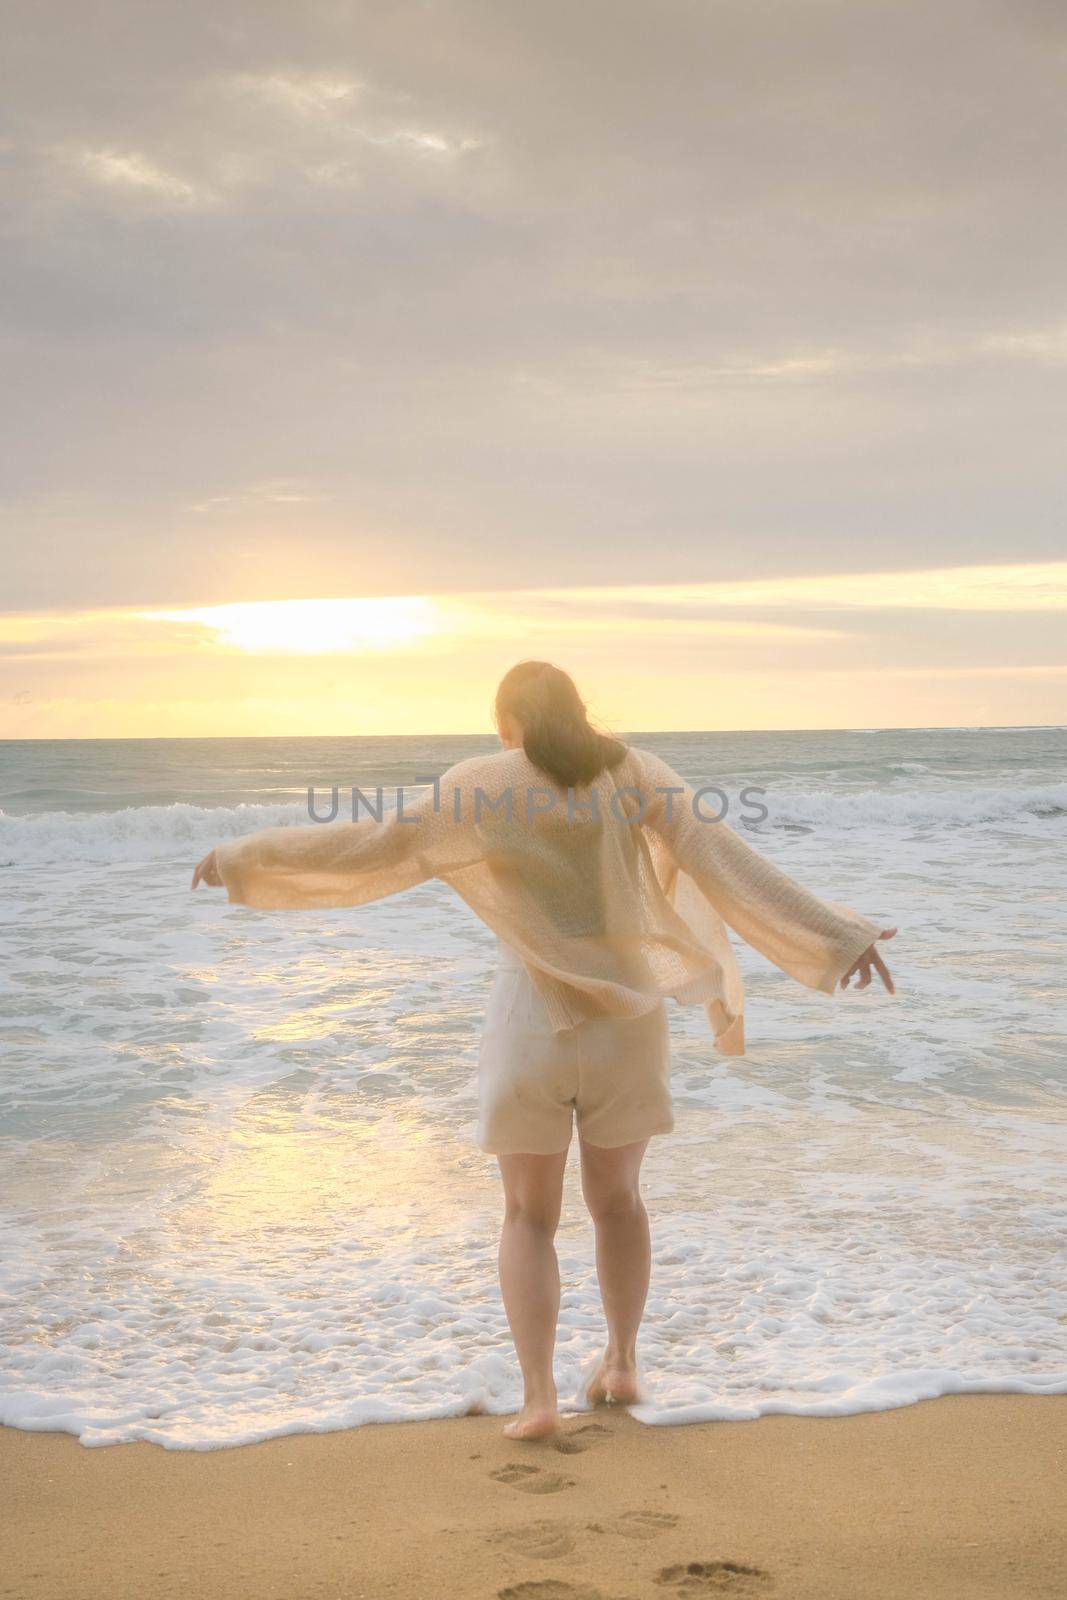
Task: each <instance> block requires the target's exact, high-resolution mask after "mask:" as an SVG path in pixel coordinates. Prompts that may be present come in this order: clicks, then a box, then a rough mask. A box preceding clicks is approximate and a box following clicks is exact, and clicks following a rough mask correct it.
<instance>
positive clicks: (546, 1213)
mask: <svg viewBox="0 0 1067 1600" xmlns="http://www.w3.org/2000/svg"><path fill="white" fill-rule="evenodd" d="M560 1210H561V1207H560V1203H559V1201H558V1200H557V1199H554V1198H553V1197H552V1196H550V1195H539V1194H526V1193H523V1192H522V1191H519V1192H518V1193H513V1194H508V1195H506V1196H505V1198H504V1220H505V1222H510V1223H513V1224H516V1225H518V1226H519V1227H523V1228H530V1229H531V1230H532V1231H533V1232H535V1233H547V1234H548V1235H549V1237H551V1236H552V1235H553V1234H554V1233H555V1231H556V1229H557V1228H558V1227H559V1218H560Z"/></svg>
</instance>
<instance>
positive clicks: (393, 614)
mask: <svg viewBox="0 0 1067 1600" xmlns="http://www.w3.org/2000/svg"><path fill="white" fill-rule="evenodd" d="M143 615H144V617H145V618H146V619H147V620H148V621H150V622H189V623H201V624H202V625H203V626H204V627H205V628H207V629H208V630H210V631H211V632H212V633H213V634H214V635H215V636H216V640H217V642H218V643H219V644H220V645H234V646H235V647H236V648H237V649H239V650H245V651H248V652H249V653H250V654H254V655H273V654H275V653H282V654H292V655H309V656H323V655H336V654H339V653H344V652H347V651H358V650H389V649H394V648H396V647H397V646H399V645H404V644H410V643H411V641H412V640H414V639H418V638H420V637H422V636H423V635H425V634H427V633H430V632H432V631H433V627H434V623H433V606H432V603H431V602H430V601H429V600H427V599H425V598H423V597H422V596H418V595H416V596H402V597H399V598H398V597H395V596H391V595H390V596H385V597H383V598H381V599H371V600H254V601H248V602H245V603H243V604H240V603H239V604H236V605H222V606H204V607H202V608H201V609H199V610H193V611H146V612H144V613H143Z"/></svg>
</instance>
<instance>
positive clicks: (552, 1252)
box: [497, 1150, 567, 1439]
mask: <svg viewBox="0 0 1067 1600" xmlns="http://www.w3.org/2000/svg"><path fill="white" fill-rule="evenodd" d="M497 1160H498V1161H499V1163H500V1174H501V1177H502V1178H503V1180H504V1202H505V1210H504V1226H503V1229H502V1230H501V1234H500V1291H501V1293H502V1295H503V1297H504V1310H505V1311H506V1312H507V1318H508V1326H509V1327H510V1328H511V1334H512V1338H513V1339H514V1340H515V1350H516V1354H517V1355H518V1358H519V1365H520V1367H521V1368H522V1379H523V1391H524V1393H523V1408H522V1413H521V1415H520V1416H519V1417H517V1418H516V1420H515V1421H514V1422H510V1423H508V1425H507V1427H506V1428H505V1429H504V1432H505V1433H506V1434H507V1436H508V1438H510V1439H543V1438H546V1437H547V1436H548V1435H549V1434H552V1433H555V1432H556V1431H557V1429H558V1428H559V1415H558V1413H557V1411H556V1383H555V1379H554V1378H553V1376H552V1355H553V1351H554V1349H555V1344H556V1321H557V1319H558V1317H559V1263H558V1262H557V1260H556V1247H555V1245H554V1244H553V1242H552V1241H553V1238H554V1237H555V1232H556V1228H557V1226H558V1225H559V1213H560V1207H561V1205H562V1200H563V1173H564V1169H565V1168H566V1165H567V1152H566V1151H565V1150H564V1151H563V1152H562V1153H561V1154H560V1155H553V1156H533V1155H511V1156H498V1157H497Z"/></svg>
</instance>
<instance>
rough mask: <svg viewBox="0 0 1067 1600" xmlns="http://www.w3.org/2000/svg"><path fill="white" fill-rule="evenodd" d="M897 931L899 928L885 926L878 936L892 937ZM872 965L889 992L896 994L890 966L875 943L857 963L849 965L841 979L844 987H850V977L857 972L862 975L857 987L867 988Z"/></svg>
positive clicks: (883, 937)
mask: <svg viewBox="0 0 1067 1600" xmlns="http://www.w3.org/2000/svg"><path fill="white" fill-rule="evenodd" d="M896 931H897V930H896V929H895V928H884V929H883V930H882V932H881V933H880V934H879V935H878V937H879V939H891V938H892V937H893V935H894V934H895V933H896ZM872 967H873V968H874V970H875V972H877V974H878V976H879V977H880V978H881V980H882V982H883V983H884V984H885V987H886V988H887V989H888V990H889V993H890V994H896V990H895V989H894V988H893V980H892V978H891V977H890V975H889V968H888V967H887V966H886V964H885V962H884V961H883V960H882V958H881V956H880V955H879V954H878V951H877V950H876V949H875V948H874V945H873V944H869V945H868V946H867V948H866V950H865V951H864V952H863V954H862V955H861V956H860V958H859V960H858V961H857V962H856V963H855V965H853V966H851V967H849V969H848V971H847V972H846V973H845V976H844V977H843V978H842V979H841V987H842V989H847V988H848V983H849V979H850V978H853V977H855V975H856V973H857V972H858V973H859V975H860V981H859V983H857V985H856V988H857V989H866V987H867V985H868V984H869V983H870V981H871V968H872Z"/></svg>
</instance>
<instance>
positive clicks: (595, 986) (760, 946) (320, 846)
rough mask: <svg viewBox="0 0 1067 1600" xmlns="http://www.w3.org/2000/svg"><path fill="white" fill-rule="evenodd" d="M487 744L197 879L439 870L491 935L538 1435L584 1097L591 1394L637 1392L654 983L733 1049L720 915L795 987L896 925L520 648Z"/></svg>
mask: <svg viewBox="0 0 1067 1600" xmlns="http://www.w3.org/2000/svg"><path fill="white" fill-rule="evenodd" d="M495 718H496V725H497V730H498V732H499V735H500V740H501V744H502V746H503V748H502V749H501V750H500V751H499V752H498V753H497V754H495V755H491V756H477V757H474V758H472V759H471V760H468V761H461V762H459V763H458V764H457V765H456V766H454V767H452V768H450V769H449V771H448V772H446V773H445V774H444V776H443V777H442V778H441V779H440V780H439V782H438V783H437V784H435V785H434V786H433V788H432V790H431V791H429V792H427V793H423V794H421V795H420V796H419V798H418V799H417V800H416V801H415V803H414V804H411V803H410V802H409V800H408V798H407V797H406V796H402V797H401V799H402V804H401V805H399V806H398V808H397V810H396V811H395V812H393V813H392V814H390V815H389V816H388V817H387V818H383V819H382V820H381V821H378V820H376V819H375V818H374V817H363V818H360V819H359V820H357V821H354V822H350V823H330V824H327V825H318V824H313V825H311V826H309V827H301V828H288V827H283V828H264V829H262V830H260V832H258V833H254V834H251V835H248V836H247V837H245V838H243V839H236V840H233V841H230V842H228V843H226V844H223V845H219V846H217V847H216V848H215V849H214V850H212V851H211V853H210V854H209V855H207V856H206V857H205V858H204V860H203V861H201V862H200V863H199V865H198V866H197V867H196V869H195V871H194V873H193V882H192V887H193V888H194V889H195V888H196V886H197V884H198V883H200V882H204V883H209V884H215V885H224V886H225V888H226V890H227V893H228V895H229V898H230V900H231V901H236V902H239V903H241V904H244V905H250V906H258V907H263V908H266V909H275V908H277V909H284V908H308V907H327V906H348V905H362V904H365V903H366V902H367V901H370V900H375V899H378V898H380V897H381V896H383V895H387V894H393V893H395V892H397V891H398V890H401V889H406V888H410V887H412V886H413V885H414V884H417V883H421V882H424V881H425V880H426V879H428V878H434V877H436V878H440V879H441V880H442V881H444V882H445V883H448V884H450V885H451V886H452V887H453V888H454V889H455V890H456V891H457V892H458V893H459V894H460V895H461V896H462V897H463V899H464V900H466V902H467V903H468V904H469V905H470V906H471V907H472V908H473V909H474V911H475V912H476V913H477V914H478V915H479V916H480V917H481V918H482V920H483V921H484V922H485V923H486V924H487V925H488V926H489V927H490V928H491V929H493V930H494V932H495V933H496V934H497V936H498V938H499V940H500V944H501V959H500V966H499V968H498V971H497V974H496V978H495V980H494V983H493V987H492V991H491V994H490V999H489V1005H488V1010H487V1014H486V1019H485V1028H484V1032H483V1037H482V1044H481V1053H480V1057H479V1069H478V1070H479V1115H478V1131H477V1142H478V1144H479V1145H480V1146H481V1148H482V1149H483V1150H486V1151H487V1152H490V1153H492V1154H494V1155H496V1157H497V1160H498V1161H499V1164H500V1171H501V1176H502V1179H503V1186H504V1195H505V1216H504V1224H503V1231H502V1234H501V1241H500V1286H501V1292H502V1295H503V1299H504V1306H505V1310H506V1312H507V1317H508V1323H509V1326H510V1328H511V1331H512V1335H513V1337H514V1340H515V1348H516V1351H517V1354H518V1358H519V1363H520V1366H521V1368H522V1375H523V1383H524V1404H523V1410H522V1413H521V1415H520V1416H519V1417H518V1418H517V1419H516V1420H515V1421H514V1422H512V1423H510V1424H509V1425H508V1426H507V1427H506V1428H505V1430H504V1431H505V1433H506V1434H508V1435H509V1437H511V1438H516V1439H534V1438H543V1437H546V1436H547V1435H549V1434H552V1433H554V1432H555V1431H556V1429H557V1428H558V1425H559V1424H558V1415H557V1409H556V1390H555V1384H554V1381H553V1375H552V1357H553V1349H554V1345H555V1334H556V1322H557V1317H558V1313H559V1293H560V1290H559V1271H558V1266H557V1262H556V1253H555V1248H554V1245H553V1239H554V1235H555V1231H556V1226H557V1223H558V1221H559V1213H560V1202H561V1195H562V1189H563V1173H564V1168H565V1166H566V1161H567V1152H568V1148H569V1145H570V1140H571V1134H572V1121H573V1119H574V1118H575V1116H576V1118H577V1123H578V1136H579V1147H580V1151H581V1171H582V1192H583V1195H584V1197H585V1200H586V1203H587V1205H588V1207H589V1211H590V1213H591V1215H592V1218H593V1223H594V1227H595V1232H596V1265H597V1276H598V1279H599V1283H600V1291H601V1297H602V1300H603V1305H604V1315H605V1319H606V1322H607V1346H606V1349H605V1351H604V1355H603V1358H602V1360H601V1361H600V1362H599V1365H598V1367H597V1369H596V1371H595V1373H594V1375H593V1376H592V1378H591V1380H590V1382H589V1385H588V1388H587V1398H588V1399H589V1400H590V1401H591V1402H592V1403H594V1404H596V1403H597V1402H599V1401H604V1400H614V1401H617V1402H620V1403H627V1402H630V1401H633V1400H634V1399H636V1398H637V1394H638V1384H637V1365H636V1345H637V1333H638V1328H639V1325H640V1322H641V1317H642V1313H643V1311H644V1306H645V1299H646V1295H647V1292H648V1281H649V1265H650V1247H649V1230H648V1217H647V1215H646V1212H645V1208H644V1205H643V1203H642V1200H641V1195H640V1172H641V1161H642V1158H643V1156H644V1153H645V1150H646V1148H647V1145H648V1141H649V1139H650V1138H652V1137H653V1136H654V1135H656V1134H661V1133H667V1132H669V1131H670V1130H671V1128H672V1127H673V1126H674V1119H673V1113H672V1109H671V1096H670V1087H669V1081H668V1071H669V1057H668V1033H667V1017H666V1008H665V1005H664V1001H665V998H666V997H667V996H672V997H673V998H674V999H676V1000H679V1001H681V1002H682V1003H685V1004H690V1003H695V1002H698V1001H699V1002H701V1003H702V1004H703V1005H704V1007H705V1010H706V1011H707V1014H708V1018H709V1021H710V1023H711V1027H712V1030H713V1033H714V1036H715V1043H716V1046H717V1048H718V1049H719V1050H720V1051H722V1052H723V1053H725V1054H731V1055H739V1054H742V1053H743V1052H744V1031H743V992H742V985H741V977H740V973H739V970H738V967H737V963H736V960H735V958H734V955H733V951H732V949H731V946H730V943H729V939H728V937H727V934H726V928H725V924H728V925H729V926H730V927H732V928H733V929H734V930H735V932H737V933H738V934H740V936H741V937H742V938H743V939H745V940H746V941H747V942H748V943H749V944H751V945H753V946H754V947H755V948H756V949H757V950H760V951H761V952H762V953H763V954H764V955H766V956H768V957H769V959H770V960H771V961H773V962H774V963H776V965H778V966H779V967H781V968H782V969H783V970H784V971H785V972H787V973H789V974H790V975H791V976H792V977H794V978H796V979H797V980H798V981H799V982H801V983H804V984H806V985H807V986H808V987H810V988H815V989H820V990H823V991H824V992H826V993H832V992H833V990H834V989H835V987H836V986H837V984H838V983H840V985H841V987H842V988H847V987H848V986H849V982H850V980H851V978H852V977H853V976H854V975H858V978H859V982H858V984H857V987H858V988H860V989H864V988H866V987H867V985H868V984H869V983H870V982H871V973H872V970H873V971H876V972H877V973H878V975H879V977H880V978H881V980H882V983H883V984H884V985H885V987H886V989H888V990H889V991H890V993H892V992H893V984H892V980H891V978H890V976H889V972H888V969H887V968H886V965H885V963H884V961H883V960H882V957H881V955H880V954H879V953H878V951H877V949H876V948H875V941H876V940H878V939H889V938H891V937H892V936H893V934H894V933H895V932H896V929H895V928H887V929H882V930H880V929H879V927H878V925H877V924H876V923H873V922H871V921H869V920H868V919H867V918H866V917H862V916H859V915H858V914H857V913H856V912H854V911H850V910H848V909H847V907H844V906H840V905H836V904H832V903H827V902H823V901H821V900H818V899H817V898H816V897H815V896H814V895H812V894H810V893H809V892H808V891H807V890H806V889H804V888H802V887H801V886H800V885H799V884H798V883H796V882H794V880H793V879H792V878H790V877H788V876H787V875H786V874H785V873H784V872H782V871H781V870H780V869H779V868H777V867H775V866H773V865H772V864H771V863H770V862H768V861H766V860H764V858H763V857H762V856H761V855H759V854H758V853H757V852H756V851H755V850H753V849H752V848H751V847H750V846H749V845H748V844H746V843H745V841H744V840H743V839H741V838H740V837H739V835H737V834H736V833H734V832H733V830H732V829H731V828H729V827H728V826H727V825H726V823H725V822H722V821H718V820H715V818H714V817H713V816H710V815H709V814H708V811H707V808H706V806H702V803H701V794H700V792H699V791H697V792H696V793H694V791H693V790H692V789H691V788H690V786H689V785H688V784H686V783H685V782H684V780H683V779H682V778H680V777H679V776H678V774H677V773H676V772H674V771H673V770H672V769H671V768H670V767H669V766H668V765H667V763H666V762H664V761H662V760H660V758H659V757H658V756H654V755H653V754H652V753H651V752H649V751H646V750H640V749H636V748H634V747H628V746H626V745H624V744H622V743H621V742H620V741H618V740H616V739H612V738H609V737H608V736H607V735H605V734H602V733H599V732H597V731H596V730H595V729H594V728H593V727H591V726H590V723H589V721H588V718H587V716H586V711H585V707H584V705H583V703H582V700H581V698H580V696H579V694H578V691H577V689H576V688H575V685H574V683H573V682H572V680H571V679H570V678H569V677H568V676H567V674H566V673H565V672H563V671H561V670H560V669H559V668H558V667H555V666H551V665H549V664H548V663H546V662H541V661H526V662H522V663H520V664H519V665H518V666H516V667H513V668H512V670H511V671H510V672H508V673H507V674H506V676H505V677H504V679H503V680H502V682H501V684H500V687H499V689H498V691H497V696H496V704H495Z"/></svg>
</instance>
